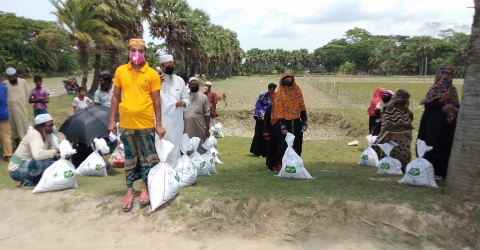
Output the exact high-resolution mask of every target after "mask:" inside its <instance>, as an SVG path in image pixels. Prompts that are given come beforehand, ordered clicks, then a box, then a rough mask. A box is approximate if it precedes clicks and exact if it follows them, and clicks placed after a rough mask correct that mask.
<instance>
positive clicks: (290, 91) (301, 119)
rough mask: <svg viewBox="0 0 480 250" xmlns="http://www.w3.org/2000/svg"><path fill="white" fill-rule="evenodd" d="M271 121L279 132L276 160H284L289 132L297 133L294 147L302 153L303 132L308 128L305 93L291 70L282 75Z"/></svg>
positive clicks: (273, 102) (273, 104)
mask: <svg viewBox="0 0 480 250" xmlns="http://www.w3.org/2000/svg"><path fill="white" fill-rule="evenodd" d="M270 117H271V121H270V123H271V124H272V125H274V128H275V131H276V134H277V136H278V137H277V143H278V151H277V155H276V157H275V160H277V161H278V162H282V158H283V155H284V154H285V150H287V142H286V141H285V136H286V135H287V133H292V134H294V135H295V140H294V142H293V149H294V150H295V152H297V154H298V155H299V156H301V155H302V143H303V132H304V131H306V130H307V128H308V124H307V111H306V108H305V102H304V100H303V94H302V90H301V89H300V87H299V86H298V85H297V84H296V82H295V78H294V76H293V74H292V73H291V72H285V73H284V74H283V75H282V76H281V77H280V87H279V88H278V91H277V92H276V93H275V96H274V98H273V101H272V114H271V116H270Z"/></svg>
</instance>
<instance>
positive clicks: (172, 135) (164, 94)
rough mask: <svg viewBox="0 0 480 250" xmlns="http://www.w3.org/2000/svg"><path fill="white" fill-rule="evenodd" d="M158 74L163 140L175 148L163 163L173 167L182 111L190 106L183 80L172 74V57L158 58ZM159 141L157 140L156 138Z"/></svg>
mask: <svg viewBox="0 0 480 250" xmlns="http://www.w3.org/2000/svg"><path fill="white" fill-rule="evenodd" d="M159 67H160V72H161V73H162V76H163V77H164V78H165V81H163V82H162V90H161V91H160V95H161V101H162V107H163V110H162V122H163V127H164V128H165V131H166V133H165V138H164V139H165V140H167V141H170V142H171V143H173V145H174V146H175V147H174V148H173V150H172V152H171V153H170V154H168V157H167V160H166V161H165V162H166V163H167V164H168V165H170V166H174V165H175V161H176V160H177V158H178V157H179V156H180V142H181V141H182V135H183V129H184V122H183V111H186V110H187V107H188V105H189V104H190V99H189V96H188V91H187V88H186V87H185V82H184V81H183V79H182V78H181V77H179V76H177V75H174V74H173V71H174V70H175V69H174V67H173V56H171V55H163V56H160V65H159ZM156 139H157V140H159V138H156Z"/></svg>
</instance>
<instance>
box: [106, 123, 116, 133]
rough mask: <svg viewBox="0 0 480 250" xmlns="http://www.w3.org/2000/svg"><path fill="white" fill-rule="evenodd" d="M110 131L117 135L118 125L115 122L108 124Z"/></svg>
mask: <svg viewBox="0 0 480 250" xmlns="http://www.w3.org/2000/svg"><path fill="white" fill-rule="evenodd" d="M108 130H109V131H111V132H112V133H113V134H115V135H117V123H116V122H115V121H110V122H109V123H108Z"/></svg>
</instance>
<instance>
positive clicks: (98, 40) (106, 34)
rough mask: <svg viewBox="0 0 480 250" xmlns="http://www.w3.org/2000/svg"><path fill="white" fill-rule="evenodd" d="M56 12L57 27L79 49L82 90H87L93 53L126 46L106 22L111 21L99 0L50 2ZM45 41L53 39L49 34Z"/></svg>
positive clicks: (77, 50) (57, 0)
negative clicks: (105, 47) (100, 48)
mask: <svg viewBox="0 0 480 250" xmlns="http://www.w3.org/2000/svg"><path fill="white" fill-rule="evenodd" d="M50 3H51V4H52V5H53V6H54V7H55V9H56V11H54V12H53V14H54V15H55V16H56V17H57V23H58V24H59V25H60V26H61V32H63V33H64V35H65V36H66V37H68V39H69V41H70V42H71V44H72V46H73V47H74V48H75V49H76V52H77V53H78V58H79V65H80V68H81V70H82V87H84V88H85V89H87V79H88V61H89V58H90V53H91V52H92V51H93V50H94V49H95V47H96V46H97V45H98V44H110V45H114V46H117V45H119V44H121V43H122V41H121V40H119V39H118V38H119V37H120V33H119V32H118V31H117V30H115V29H112V28H111V27H109V26H108V25H107V24H106V23H105V22H104V20H105V19H107V18H108V14H107V11H106V10H105V9H104V8H103V5H101V4H100V5H99V4H98V1H95V0H63V1H62V0H50ZM42 35H43V37H49V36H50V37H51V36H52V34H51V33H48V32H45V33H44V34H41V36H42Z"/></svg>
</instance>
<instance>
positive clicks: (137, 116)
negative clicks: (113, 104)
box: [113, 62, 161, 129]
mask: <svg viewBox="0 0 480 250" xmlns="http://www.w3.org/2000/svg"><path fill="white" fill-rule="evenodd" d="M113 85H115V87H119V88H122V99H121V102H120V105H119V109H118V110H119V112H120V127H121V128H127V129H148V128H154V127H155V124H154V108H153V100H152V97H151V95H150V94H151V93H152V92H155V91H160V89H161V85H160V77H159V76H158V74H157V72H156V71H155V70H154V69H152V68H150V67H149V66H148V63H147V62H145V65H143V67H142V68H141V69H140V70H139V71H136V70H135V69H133V68H132V64H131V62H128V63H127V64H124V65H122V66H120V67H118V68H117V70H116V71H115V79H114V82H113ZM158 95H159V98H160V94H158Z"/></svg>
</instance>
